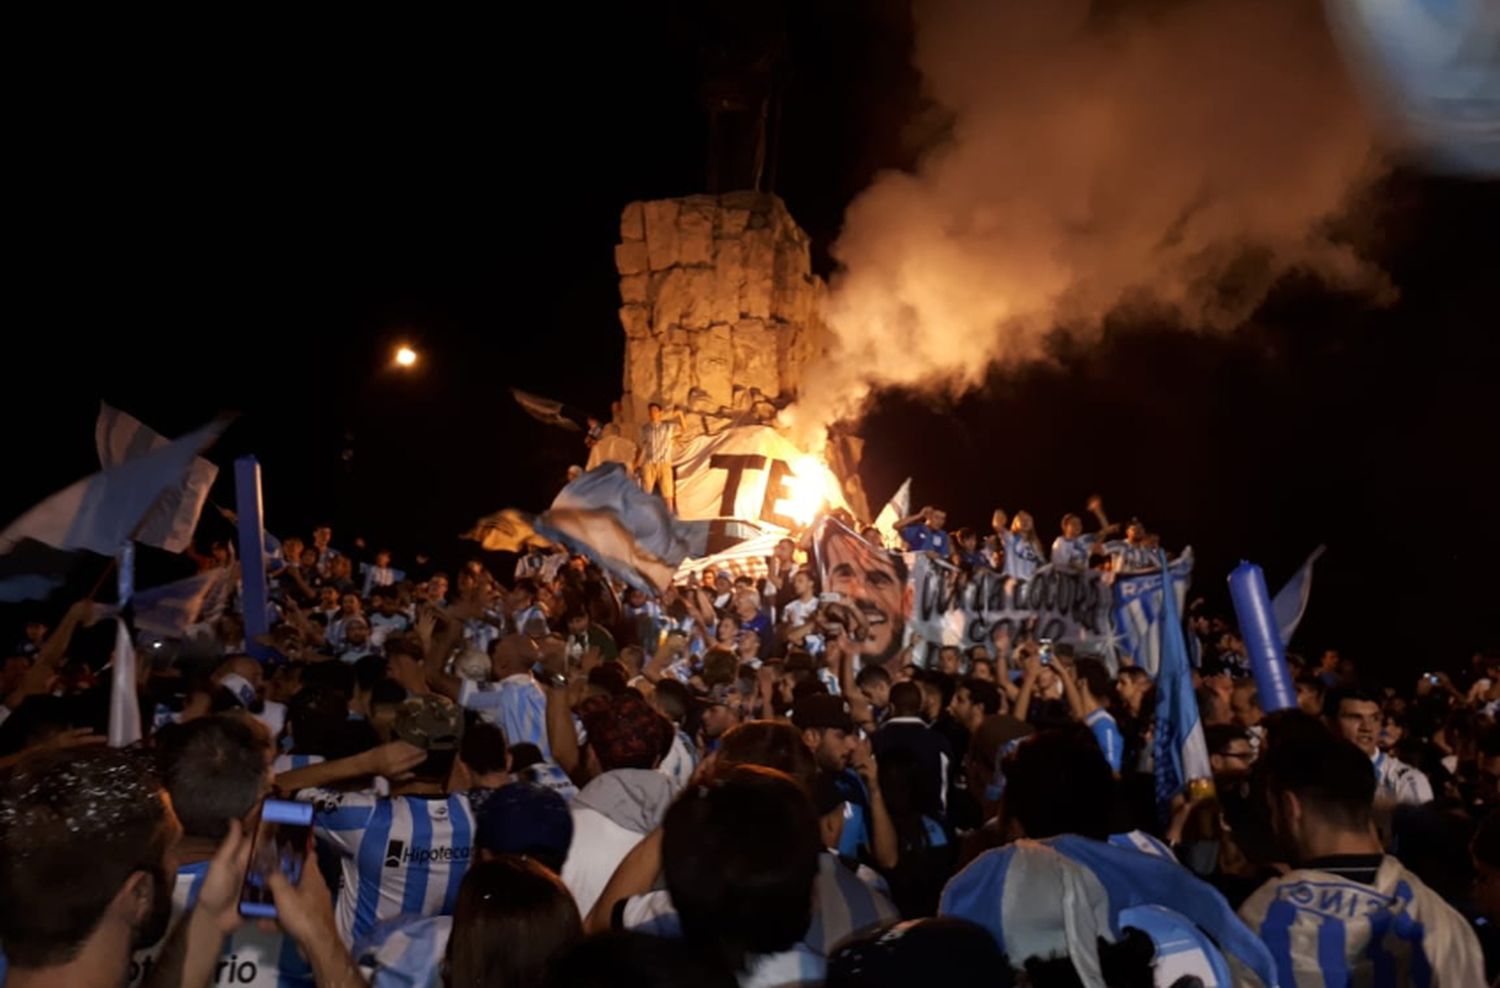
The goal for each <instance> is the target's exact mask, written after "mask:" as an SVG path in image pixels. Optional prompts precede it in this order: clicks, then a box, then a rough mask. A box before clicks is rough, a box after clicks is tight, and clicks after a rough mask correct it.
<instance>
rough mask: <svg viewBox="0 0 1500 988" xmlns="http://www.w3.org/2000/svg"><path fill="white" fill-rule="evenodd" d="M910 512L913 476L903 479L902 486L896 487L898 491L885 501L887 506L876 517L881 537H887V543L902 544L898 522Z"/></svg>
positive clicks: (889, 544)
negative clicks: (897, 530) (897, 526)
mask: <svg viewBox="0 0 1500 988" xmlns="http://www.w3.org/2000/svg"><path fill="white" fill-rule="evenodd" d="M909 514H911V478H910V477H907V478H906V479H905V480H903V481H901V486H900V487H898V488H896V493H895V494H892V495H891V499H890V500H889V501H887V502H885V507H883V508H881V509H880V516H879V517H877V518H876V519H875V527H876V528H877V529H879V530H880V537H881V538H883V539H885V544H886V545H888V546H899V545H901V541H900V537H899V535H898V534H897V532H896V522H898V521H900V520H901V519H903V518H905V517H906V516H907V515H909Z"/></svg>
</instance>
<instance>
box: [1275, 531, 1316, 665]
mask: <svg viewBox="0 0 1500 988" xmlns="http://www.w3.org/2000/svg"><path fill="white" fill-rule="evenodd" d="M1327 549H1328V547H1327V546H1322V545H1320V546H1318V547H1317V548H1316V549H1314V550H1313V551H1312V555H1311V556H1308V557H1307V562H1305V563H1303V564H1302V568H1301V569H1299V570H1297V572H1296V573H1294V574H1292V578H1291V579H1290V580H1287V581H1286V586H1284V587H1282V588H1281V589H1280V590H1278V591H1276V597H1275V598H1274V599H1273V600H1272V601H1271V610H1272V611H1274V612H1275V614H1276V627H1277V628H1278V629H1280V631H1281V644H1282V645H1283V646H1286V645H1290V644H1291V643H1292V635H1294V634H1296V633H1297V625H1299V624H1301V623H1302V615H1303V614H1306V613H1307V600H1308V598H1309V597H1311V596H1312V570H1313V563H1315V562H1317V561H1318V557H1319V556H1321V555H1323V553H1324V552H1325V551H1327Z"/></svg>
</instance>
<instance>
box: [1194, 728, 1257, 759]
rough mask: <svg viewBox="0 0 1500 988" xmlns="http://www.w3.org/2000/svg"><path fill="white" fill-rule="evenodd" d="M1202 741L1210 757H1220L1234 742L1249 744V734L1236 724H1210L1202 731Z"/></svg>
mask: <svg viewBox="0 0 1500 988" xmlns="http://www.w3.org/2000/svg"><path fill="white" fill-rule="evenodd" d="M1203 740H1204V742H1205V743H1206V744H1207V745H1208V753H1209V754H1210V755H1222V754H1224V753H1225V752H1226V751H1228V750H1229V746H1230V745H1231V744H1232V743H1234V742H1235V741H1245V742H1249V740H1250V732H1249V731H1247V730H1245V728H1243V727H1241V726H1239V725H1238V724H1210V725H1209V726H1208V727H1206V728H1204V729H1203Z"/></svg>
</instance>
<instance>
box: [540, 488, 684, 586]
mask: <svg viewBox="0 0 1500 988" xmlns="http://www.w3.org/2000/svg"><path fill="white" fill-rule="evenodd" d="M533 527H535V528H536V530H537V531H538V532H539V533H541V534H542V535H544V536H546V537H547V538H550V539H551V540H552V541H554V542H561V543H562V544H563V545H565V546H567V547H568V548H570V549H572V550H574V551H575V552H582V553H583V554H584V555H586V556H588V557H589V558H590V559H593V560H594V561H595V562H597V563H598V564H599V565H600V566H602V567H603V568H604V569H605V570H606V571H607V572H609V573H612V574H614V575H615V576H617V577H619V578H620V579H621V580H624V581H625V582H626V583H628V584H629V585H630V586H632V587H636V588H638V589H641V590H645V591H647V592H650V591H652V590H655V591H662V590H665V589H666V588H667V587H669V586H671V585H672V574H673V573H675V572H676V571H677V567H678V566H679V565H680V564H681V563H682V561H683V560H684V559H686V558H688V557H689V556H695V555H697V556H701V555H703V554H704V552H705V551H706V548H707V545H708V530H709V523H708V522H706V521H696V522H688V521H681V520H680V519H678V518H676V517H675V516H674V515H673V514H672V511H671V509H670V508H668V507H667V503H666V502H665V501H663V500H662V499H661V498H659V497H657V496H656V495H655V494H647V493H646V492H645V491H643V490H641V488H640V486H639V485H637V484H636V482H635V481H633V480H631V479H630V475H629V474H627V473H626V472H625V468H624V467H622V466H621V465H620V464H618V463H606V464H605V465H603V466H601V467H596V468H595V469H593V470H589V471H587V472H585V473H583V474H581V475H580V476H579V477H578V478H577V479H576V480H574V481H573V482H572V483H570V484H568V486H566V487H564V488H563V489H562V491H561V492H560V493H559V494H558V495H557V498H556V499H555V500H554V501H553V502H552V507H550V508H548V509H547V510H546V511H544V512H543V513H542V514H541V515H539V516H538V517H537V519H536V520H535V522H534V523H533Z"/></svg>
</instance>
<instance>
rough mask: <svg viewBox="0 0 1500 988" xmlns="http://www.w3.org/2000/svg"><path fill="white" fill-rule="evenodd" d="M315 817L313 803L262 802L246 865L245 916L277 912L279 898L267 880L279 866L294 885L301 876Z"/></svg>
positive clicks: (242, 909)
mask: <svg viewBox="0 0 1500 988" xmlns="http://www.w3.org/2000/svg"><path fill="white" fill-rule="evenodd" d="M312 818H313V806H312V804H311V803H299V802H295V801H292V800H286V799H268V800H266V801H265V803H264V804H262V806H261V811H260V824H259V826H257V827H256V830H255V845H254V846H253V847H252V848H251V850H250V865H249V867H248V868H246V869H245V883H244V885H243V886H242V887H241V889H240V914H241V915H242V916H256V917H271V918H274V917H275V916H276V902H275V900H274V899H273V898H272V896H271V886H270V884H269V883H268V881H267V876H268V875H270V874H271V872H272V871H273V870H274V869H280V870H281V874H282V875H283V876H284V877H285V878H286V880H287V881H288V882H289V883H291V884H292V885H296V884H297V883H298V882H300V881H301V880H302V868H303V866H304V864H305V861H306V858H307V841H308V837H309V836H310V835H311V833H312Z"/></svg>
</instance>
